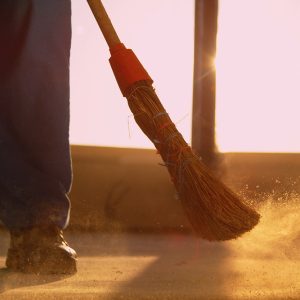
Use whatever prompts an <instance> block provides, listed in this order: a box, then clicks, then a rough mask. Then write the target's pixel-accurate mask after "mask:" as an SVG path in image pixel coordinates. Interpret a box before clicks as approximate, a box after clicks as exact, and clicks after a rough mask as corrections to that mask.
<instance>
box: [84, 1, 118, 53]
mask: <svg viewBox="0 0 300 300" xmlns="http://www.w3.org/2000/svg"><path fill="white" fill-rule="evenodd" d="M87 2H88V4H89V6H90V8H91V10H92V12H93V15H94V17H95V19H96V21H97V23H98V25H99V27H100V29H101V32H102V34H103V36H104V38H105V40H106V42H107V45H108V47H109V48H112V47H113V46H115V45H116V44H120V43H121V41H120V39H119V37H118V35H117V33H116V31H115V28H114V26H113V24H112V23H111V21H110V18H109V16H108V14H107V12H106V10H105V8H104V6H103V4H102V2H101V0H87Z"/></svg>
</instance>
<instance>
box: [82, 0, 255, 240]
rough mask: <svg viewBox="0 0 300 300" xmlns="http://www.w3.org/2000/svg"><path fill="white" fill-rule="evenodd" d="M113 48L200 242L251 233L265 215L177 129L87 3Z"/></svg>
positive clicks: (142, 73)
mask: <svg viewBox="0 0 300 300" xmlns="http://www.w3.org/2000/svg"><path fill="white" fill-rule="evenodd" d="M87 2H88V4H89V6H90V8H91V10H92V12H93V14H94V16H95V18H96V20H97V23H98V25H99V27H100V29H101V31H102V33H103V35H104V38H105V40H106V42H107V44H108V46H109V49H110V53H111V58H110V59H109V61H110V64H111V67H112V70H113V72H114V75H115V77H116V80H117V82H118V85H119V87H120V90H121V92H122V94H123V96H124V97H126V98H127V101H128V105H129V108H130V110H131V111H132V113H133V115H134V118H135V121H136V122H137V124H138V125H139V127H140V128H141V130H142V131H143V132H144V133H145V134H146V136H147V137H148V138H149V139H150V140H151V141H152V142H153V144H154V146H155V147H156V149H157V150H158V153H159V154H160V155H161V157H162V159H163V161H164V165H165V166H166V167H167V169H168V171H169V174H170V176H171V180H172V182H173V183H174V185H175V188H176V190H177V192H178V195H179V198H180V199H181V202H182V206H183V208H184V210H185V212H186V214H187V217H188V219H189V220H190V223H191V225H192V227H193V229H194V231H195V232H196V234H197V235H199V236H200V237H202V238H204V239H207V240H211V241H213V240H219V241H221V240H228V239H233V238H237V237H238V236H240V235H241V234H243V233H245V232H247V231H250V230H251V229H252V228H253V227H254V226H255V225H256V224H257V223H258V221H259V217H260V216H259V214H258V213H257V212H256V211H254V210H253V209H251V208H250V207H248V206H247V205H245V204H244V203H243V202H242V201H241V200H240V199H239V198H238V197H237V195H235V193H233V192H232V191H231V190H230V189H229V188H228V187H226V186H225V185H224V184H223V183H222V182H220V181H219V180H217V179H216V178H215V177H214V175H213V174H212V173H211V172H210V171H209V169H208V168H207V167H206V166H205V165H204V164H203V163H202V162H201V161H200V159H199V158H198V157H197V156H196V155H195V154H194V153H193V151H192V149H191V148H190V147H189V146H188V144H187V143H186V142H185V140H184V138H183V137H182V135H181V134H180V133H179V132H178V130H177V129H176V127H175V125H174V123H173V122H172V121H171V119H170V117H169V115H168V113H167V112H166V110H165V109H164V107H163V106H162V104H161V102H160V100H159V98H158V96H157V95H156V93H155V91H154V89H153V87H152V83H153V81H152V79H151V78H150V76H149V75H148V73H147V71H146V70H145V69H144V68H143V66H142V65H141V63H140V62H139V60H138V59H137V57H136V56H135V54H134V53H133V51H132V50H131V49H127V48H125V46H124V45H123V44H122V43H121V42H120V39H119V37H118V35H117V33H116V32H115V29H114V27H113V25H112V23H111V21H110V19H109V17H108V15H107V13H106V11H105V9H104V7H103V4H102V3H101V1H100V0H87Z"/></svg>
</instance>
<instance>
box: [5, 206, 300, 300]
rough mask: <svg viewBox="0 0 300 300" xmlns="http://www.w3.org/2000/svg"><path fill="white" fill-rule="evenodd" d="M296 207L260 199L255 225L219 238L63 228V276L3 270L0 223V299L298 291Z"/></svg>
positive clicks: (253, 295) (282, 294)
mask: <svg viewBox="0 0 300 300" xmlns="http://www.w3.org/2000/svg"><path fill="white" fill-rule="evenodd" d="M299 208H300V207H299V203H298V204H295V203H294V204H290V205H286V206H285V205H281V206H280V207H274V206H271V205H268V204H266V205H265V206H264V207H263V208H262V209H261V214H262V215H263V218H262V221H261V223H260V224H259V226H257V227H256V228H255V229H254V230H253V231H252V232H250V233H247V234H246V235H244V236H243V237H242V238H239V239H237V240H234V241H230V242H225V243H209V242H206V241H203V240H201V239H198V238H196V237H194V236H191V235H183V234H129V233H127V234H125V233H114V234H108V233H78V232H67V234H66V236H67V238H68V241H69V242H70V244H71V245H72V246H73V247H74V248H76V250H77V251H78V254H79V257H80V258H79V263H78V273H77V274H76V275H74V276H70V277H59V276H33V275H23V274H17V273H11V272H8V271H7V270H6V269H5V268H4V261H5V253H6V249H7V246H8V235H7V233H6V232H4V231H1V232H0V243H1V244H0V299H160V300H164V299H170V300H171V299H172V300H173V299H181V300H185V299H193V300H194V299H300V251H299V250H300V222H299V220H300V209H299Z"/></svg>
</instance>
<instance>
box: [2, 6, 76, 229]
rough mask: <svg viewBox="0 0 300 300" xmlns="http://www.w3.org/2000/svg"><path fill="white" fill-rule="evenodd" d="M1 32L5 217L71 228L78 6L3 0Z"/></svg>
mask: <svg viewBox="0 0 300 300" xmlns="http://www.w3.org/2000/svg"><path fill="white" fill-rule="evenodd" d="M0 27H1V29H0V42H1V49H0V106H1V107H0V219H1V220H2V222H3V223H4V225H5V226H6V227H7V228H8V229H20V228H28V227H33V226H48V225H51V224H55V225H57V226H58V227H60V228H65V227H66V225H67V223H68V219H69V210H70V202H69V199H68V197H67V193H68V192H69V189H70V185H71V179H72V178H71V177H72V172H71V160H70V150H69V56H70V44H71V3H70V1H69V0H51V1H45V0H1V3H0Z"/></svg>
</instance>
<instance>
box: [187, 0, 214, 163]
mask: <svg viewBox="0 0 300 300" xmlns="http://www.w3.org/2000/svg"><path fill="white" fill-rule="evenodd" d="M217 18H218V0H195V46H194V86H193V121H192V148H193V149H194V151H195V152H196V153H197V154H198V155H200V156H201V157H202V159H203V160H204V162H206V163H211V162H212V161H213V159H214V156H215V155H214V154H215V152H216V145H215V92H216V89H215V86H216V73H215V67H214V58H215V54H216V36H217V21H218V20H217Z"/></svg>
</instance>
